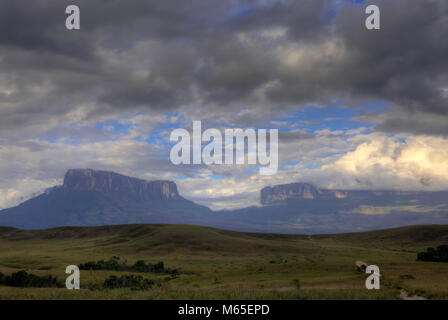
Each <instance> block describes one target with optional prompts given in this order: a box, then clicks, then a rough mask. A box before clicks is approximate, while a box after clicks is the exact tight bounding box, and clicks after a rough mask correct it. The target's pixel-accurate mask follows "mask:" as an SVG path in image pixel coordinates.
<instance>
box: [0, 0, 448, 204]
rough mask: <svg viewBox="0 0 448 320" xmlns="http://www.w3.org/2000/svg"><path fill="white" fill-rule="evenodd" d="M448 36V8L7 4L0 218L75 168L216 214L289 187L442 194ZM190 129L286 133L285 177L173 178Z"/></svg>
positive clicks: (1, 46)
mask: <svg viewBox="0 0 448 320" xmlns="http://www.w3.org/2000/svg"><path fill="white" fill-rule="evenodd" d="M70 4H75V5H78V6H79V8H80V12H81V29H80V30H72V31H69V30H67V29H66V28H65V19H66V17H67V15H66V14H65V8H66V6H68V5H70ZM369 4H375V5H377V6H378V7H379V8H380V10H381V29H380V30H367V29H366V28H365V19H366V17H367V15H366V14H365V8H366V6H367V5H369ZM447 36H448V2H447V1H445V0H421V1H415V0H393V1H391V0H378V1H359V0H358V1H355V0H352V1H349V0H346V1H344V0H334V1H329V0H291V1H288V0H281V1H271V0H258V1H251V0H227V1H214V0H213V1H212V0H169V1H140V0H126V1H124V0H123V1H120V0H113V1H112V0H109V1H106V0H97V1H91V0H70V1H68V0H67V1H66V0H33V1H29V0H27V1H25V0H2V1H1V2H0V208H7V207H10V206H14V205H16V204H18V203H20V202H21V201H23V200H25V199H28V198H30V197H31V196H33V195H36V194H39V193H40V192H42V191H43V190H45V188H48V187H51V186H54V185H58V184H61V183H62V179H63V176H64V173H65V172H66V171H67V170H68V169H70V168H93V169H101V170H111V171H115V172H119V173H122V174H126V175H130V176H135V177H139V178H144V179H148V180H153V179H167V180H173V181H175V182H176V183H177V185H178V188H179V191H180V193H181V194H182V195H183V196H184V197H186V198H188V199H191V200H193V201H196V202H198V203H201V204H204V205H207V206H209V207H211V208H213V209H223V208H230V209H231V208H238V207H244V206H249V205H257V204H258V203H259V191H260V190H261V189H262V188H263V187H265V186H268V185H276V184H282V183H290V182H310V183H313V184H315V185H316V186H318V187H320V188H338V189H395V190H396V189H402V190H446V189H448V137H447V136H448V116H447V111H448V59H447V58H446V57H447V56H448V41H447ZM194 120H201V121H202V125H203V129H204V130H205V129H206V128H218V129H224V128H243V129H245V128H266V129H269V128H273V129H274V128H275V129H278V130H279V170H278V172H277V174H275V175H273V176H261V175H259V173H258V171H257V170H254V167H253V166H248V165H212V166H207V165H204V164H202V165H179V166H176V165H173V164H172V163H171V162H170V160H169V152H170V149H171V147H172V146H173V145H174V143H172V142H170V140H169V137H170V133H171V131H172V130H174V129H176V128H185V129H188V130H190V129H191V127H192V122H193V121H194Z"/></svg>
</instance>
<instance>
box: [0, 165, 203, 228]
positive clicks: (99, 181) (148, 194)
mask: <svg viewBox="0 0 448 320" xmlns="http://www.w3.org/2000/svg"><path fill="white" fill-rule="evenodd" d="M210 212H211V210H210V209H208V208H207V207H204V206H201V205H198V204H196V203H194V202H192V201H189V200H187V199H185V198H183V197H182V196H180V195H179V193H178V191H177V186H176V184H175V183H174V182H172V181H163V180H156V181H146V180H142V179H137V178H132V177H128V176H124V175H121V174H118V173H114V172H108V171H97V170H92V169H70V170H68V171H67V173H66V174H65V176H64V184H63V185H62V186H56V187H53V188H50V189H48V190H47V191H46V192H45V193H43V194H41V195H39V196H37V197H34V198H32V199H30V200H28V201H25V202H23V203H22V204H20V205H18V206H16V207H13V208H9V209H5V210H2V211H0V225H2V226H12V227H19V228H24V229H41V228H51V227H57V226H69V225H70V226H98V225H111V224H128V223H185V224H201V222H203V221H208V218H209V216H210Z"/></svg>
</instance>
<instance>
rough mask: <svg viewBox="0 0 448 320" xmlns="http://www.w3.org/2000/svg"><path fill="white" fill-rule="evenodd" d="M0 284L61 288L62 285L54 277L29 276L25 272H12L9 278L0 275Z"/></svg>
mask: <svg viewBox="0 0 448 320" xmlns="http://www.w3.org/2000/svg"><path fill="white" fill-rule="evenodd" d="M0 284H3V285H6V286H10V287H35V288H48V287H63V284H62V283H60V282H59V281H58V279H57V278H56V277H53V276H51V275H47V276H42V277H40V276H36V275H34V274H29V273H28V272H26V271H25V270H21V271H18V272H14V273H12V274H11V275H10V276H5V275H3V274H2V273H0Z"/></svg>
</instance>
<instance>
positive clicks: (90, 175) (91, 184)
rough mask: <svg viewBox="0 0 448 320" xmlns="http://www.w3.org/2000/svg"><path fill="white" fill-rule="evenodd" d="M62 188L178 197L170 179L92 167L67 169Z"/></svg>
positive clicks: (143, 195) (142, 195)
mask: <svg viewBox="0 0 448 320" xmlns="http://www.w3.org/2000/svg"><path fill="white" fill-rule="evenodd" d="M62 188H64V189H66V190H72V191H98V192H104V193H110V192H117V193H120V194H123V195H126V196H132V197H139V198H156V199H160V200H162V199H165V200H169V199H179V198H180V196H179V193H178V192H177V186H176V184H175V183H174V182H172V181H164V180H156V181H146V180H142V179H137V178H132V177H128V176H124V175H121V174H118V173H115V172H109V171H97V170H92V169H71V170H68V171H67V173H66V174H65V176H64V184H63V186H62Z"/></svg>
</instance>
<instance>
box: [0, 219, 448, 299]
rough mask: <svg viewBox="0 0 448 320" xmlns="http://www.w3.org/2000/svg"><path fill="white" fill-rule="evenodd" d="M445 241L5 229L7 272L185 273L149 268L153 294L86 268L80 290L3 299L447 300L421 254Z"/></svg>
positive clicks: (23, 292) (1, 236)
mask: <svg viewBox="0 0 448 320" xmlns="http://www.w3.org/2000/svg"><path fill="white" fill-rule="evenodd" d="M440 244H448V226H444V225H442V226H416V227H405V228H397V229H388V230H381V231H372V232H363V233H350V234H339V235H314V236H306V235H303V236H300V235H275V234H253V233H239V232H232V231H224V230H218V229H213V228H207V227H196V226H185V225H123V226H106V227H62V228H56V229H49V230H42V231H25V230H18V229H13V228H3V227H0V272H2V273H4V274H10V273H12V272H16V271H19V270H26V271H28V272H30V273H33V274H36V275H46V274H51V275H54V276H57V277H59V278H60V279H62V280H64V279H65V277H66V275H65V267H66V266H67V265H70V264H75V265H78V264H80V263H83V262H87V261H97V260H101V259H105V260H106V259H109V258H110V257H112V256H119V257H121V259H126V260H127V261H128V262H129V263H133V262H135V261H137V260H145V261H147V262H152V263H156V262H158V261H163V262H164V263H165V267H168V268H177V269H179V270H180V271H181V274H180V276H179V277H177V278H175V279H170V280H168V279H167V277H166V275H163V274H152V273H149V274H145V277H148V278H150V279H153V280H155V281H156V283H157V285H156V286H154V287H153V288H152V289H149V290H131V289H111V290H89V289H86V288H87V286H90V285H95V284H100V283H102V281H104V279H106V278H107V277H108V276H110V275H112V274H114V275H121V274H130V273H129V272H117V271H81V287H82V289H81V290H67V289H64V288H15V287H6V286H0V299H398V298H399V297H398V296H399V291H400V289H401V288H404V289H405V290H407V291H408V292H409V293H410V294H413V293H417V294H419V295H422V296H424V297H426V298H429V299H448V278H447V274H448V264H447V263H433V262H418V261H416V255H417V252H419V251H424V250H425V249H426V248H427V247H431V246H433V247H435V246H437V245H440ZM357 260H362V261H365V262H367V263H369V264H375V265H378V266H379V267H380V270H381V273H382V275H383V278H382V281H381V289H380V290H367V289H366V288H365V285H364V282H365V280H364V279H365V275H364V274H362V273H358V272H356V266H355V261H357ZM295 280H299V281H300V288H298V287H297V285H296V283H297V282H296V281H295ZM83 288H84V289H83Z"/></svg>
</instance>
